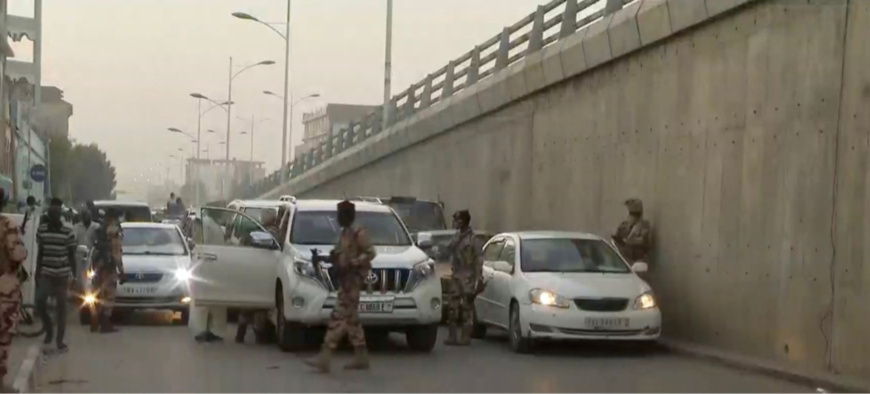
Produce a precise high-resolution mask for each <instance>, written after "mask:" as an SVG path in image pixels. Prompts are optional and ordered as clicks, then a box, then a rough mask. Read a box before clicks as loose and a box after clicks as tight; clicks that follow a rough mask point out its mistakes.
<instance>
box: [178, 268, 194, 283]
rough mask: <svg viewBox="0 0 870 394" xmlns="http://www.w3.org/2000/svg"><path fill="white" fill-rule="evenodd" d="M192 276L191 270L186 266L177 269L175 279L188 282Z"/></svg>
mask: <svg viewBox="0 0 870 394" xmlns="http://www.w3.org/2000/svg"><path fill="white" fill-rule="evenodd" d="M191 277H192V275H191V274H190V271H189V270H187V269H185V268H179V269H177V270H175V279H177V280H179V281H181V282H187V281H189V280H190V278H191Z"/></svg>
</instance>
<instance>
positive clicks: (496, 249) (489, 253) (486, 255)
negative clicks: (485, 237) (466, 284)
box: [483, 239, 504, 261]
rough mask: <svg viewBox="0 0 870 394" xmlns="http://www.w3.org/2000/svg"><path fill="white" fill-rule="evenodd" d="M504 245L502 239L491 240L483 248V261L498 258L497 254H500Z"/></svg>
mask: <svg viewBox="0 0 870 394" xmlns="http://www.w3.org/2000/svg"><path fill="white" fill-rule="evenodd" d="M503 247H504V240H503V239H500V240H497V241H493V242H492V243H490V244H489V245H487V246H486V248H484V249H483V260H484V261H496V260H498V256H499V254H501V250H502V248H503Z"/></svg>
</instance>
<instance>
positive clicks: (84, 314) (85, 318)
mask: <svg viewBox="0 0 870 394" xmlns="http://www.w3.org/2000/svg"><path fill="white" fill-rule="evenodd" d="M79 323H81V324H82V325H83V326H89V325H91V308H89V307H87V306H85V307H82V308H79Z"/></svg>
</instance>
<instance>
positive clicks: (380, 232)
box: [290, 211, 412, 246]
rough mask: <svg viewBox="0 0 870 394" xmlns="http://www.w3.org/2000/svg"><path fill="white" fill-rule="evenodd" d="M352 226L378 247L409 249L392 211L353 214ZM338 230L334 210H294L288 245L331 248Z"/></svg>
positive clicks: (408, 243) (399, 224)
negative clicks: (358, 227)
mask: <svg viewBox="0 0 870 394" xmlns="http://www.w3.org/2000/svg"><path fill="white" fill-rule="evenodd" d="M355 224H356V225H357V226H360V227H362V228H364V229H365V230H366V233H367V234H368V236H369V241H371V243H372V244H373V245H381V246H410V245H412V242H411V237H410V236H408V233H407V232H405V229H404V228H403V227H402V224H401V222H399V218H397V217H396V215H394V214H393V213H392V212H360V211H357V213H356V221H355ZM340 232H341V227H340V226H339V225H338V220H337V218H336V212H335V211H302V212H299V211H297V212H296V213H295V214H294V215H293V225H292V228H291V229H290V243H292V244H298V245H334V244H335V243H336V242H337V241H338V235H339V233H340Z"/></svg>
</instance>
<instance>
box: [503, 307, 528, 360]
mask: <svg viewBox="0 0 870 394" xmlns="http://www.w3.org/2000/svg"><path fill="white" fill-rule="evenodd" d="M508 334H509V336H510V345H511V350H513V351H514V352H516V353H521V354H525V353H530V352H531V351H532V340H531V338H526V337H523V328H522V324H520V305H519V304H517V303H516V301H514V302H512V303H511V314H510V330H509V332H508Z"/></svg>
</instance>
